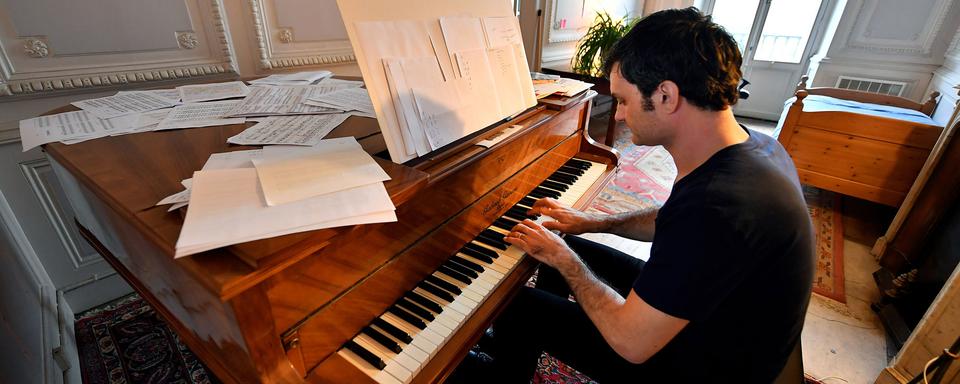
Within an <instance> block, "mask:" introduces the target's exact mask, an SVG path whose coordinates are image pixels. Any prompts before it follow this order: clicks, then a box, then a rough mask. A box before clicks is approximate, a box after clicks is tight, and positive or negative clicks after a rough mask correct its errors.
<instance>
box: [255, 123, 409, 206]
mask: <svg viewBox="0 0 960 384" xmlns="http://www.w3.org/2000/svg"><path fill="white" fill-rule="evenodd" d="M281 150H283V151H285V152H287V153H288V154H289V155H282V156H273V154H274V153H276V151H277V150H276V149H271V148H266V149H265V150H264V155H268V156H269V157H262V158H257V159H253V165H254V166H255V167H256V168H257V176H258V177H259V179H260V187H261V189H262V190H263V197H264V200H265V201H266V203H267V205H269V206H278V205H283V204H287V203H292V202H296V201H300V200H303V199H307V198H311V197H315V196H320V195H325V194H329V193H333V192H338V191H343V190H346V189H350V188H355V187H360V186H364V185H369V184H374V183H377V184H379V183H380V182H382V181H384V180H390V176H389V175H387V173H386V172H384V170H383V168H380V165H379V164H377V162H376V161H374V160H373V157H371V156H370V154H368V153H366V152H364V150H363V148H361V147H360V144H359V143H358V142H357V140H356V139H355V138H353V137H343V138H337V139H330V140H323V141H321V142H320V143H319V144H317V145H316V146H314V147H310V148H303V149H299V150H296V151H290V150H289V149H281Z"/></svg>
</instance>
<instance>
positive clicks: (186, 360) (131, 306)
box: [75, 294, 219, 384]
mask: <svg viewBox="0 0 960 384" xmlns="http://www.w3.org/2000/svg"><path fill="white" fill-rule="evenodd" d="M75 326H76V336H77V349H78V352H79V354H80V373H81V376H82V377H83V382H84V383H86V384H121V383H182V384H209V383H219V381H218V380H217V379H216V378H215V377H214V376H213V375H211V374H209V373H208V372H207V369H206V367H204V366H203V364H202V363H201V362H200V360H199V359H197V357H196V356H195V355H194V354H193V352H190V350H189V349H187V347H186V346H185V345H183V343H181V342H180V338H179V337H178V336H177V334H176V333H174V332H173V331H171V330H170V328H169V327H167V324H166V323H165V322H164V321H163V319H161V318H160V316H159V315H158V314H157V313H156V311H154V310H153V308H152V307H150V305H148V304H147V303H146V302H145V301H144V300H143V299H141V298H140V296H138V295H136V294H131V295H129V296H126V297H124V298H121V299H119V300H117V301H114V302H112V303H109V304H106V305H102V306H100V307H97V308H94V309H92V310H90V311H87V312H84V313H82V314H80V315H78V316H77V320H76V323H75Z"/></svg>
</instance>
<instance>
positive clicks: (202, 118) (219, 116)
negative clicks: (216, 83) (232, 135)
mask: <svg viewBox="0 0 960 384" xmlns="http://www.w3.org/2000/svg"><path fill="white" fill-rule="evenodd" d="M239 103H240V101H238V100H228V101H216V102H208V103H193V104H184V105H179V106H177V107H175V108H173V110H172V111H170V114H169V115H167V117H165V118H164V119H163V121H161V122H160V123H159V124H158V125H157V130H164V129H177V128H191V127H208V126H211V125H225V124H240V123H243V122H245V121H246V119H244V118H242V117H240V118H224V116H226V115H227V113H228V112H230V111H232V110H233V109H234V108H236V106H237V105H238V104H239Z"/></svg>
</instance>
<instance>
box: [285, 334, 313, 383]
mask: <svg viewBox="0 0 960 384" xmlns="http://www.w3.org/2000/svg"><path fill="white" fill-rule="evenodd" d="M281 343H282V344H283V350H284V352H286V353H287V358H288V359H290V363H291V364H293V367H294V368H295V369H296V370H297V372H300V375H301V376H304V375H306V374H307V370H306V367H305V364H304V361H303V353H302V351H301V350H300V333H299V332H293V333H291V334H290V335H288V336H287V337H286V338H284V339H282V340H281Z"/></svg>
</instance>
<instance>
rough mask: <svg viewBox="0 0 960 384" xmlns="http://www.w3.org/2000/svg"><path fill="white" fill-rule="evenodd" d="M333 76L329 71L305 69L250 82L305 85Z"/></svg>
mask: <svg viewBox="0 0 960 384" xmlns="http://www.w3.org/2000/svg"><path fill="white" fill-rule="evenodd" d="M330 76H333V72H330V71H324V70H320V71H305V72H296V73H278V74H274V75H270V76H267V77H264V78H260V79H256V80H251V81H249V83H250V84H262V85H307V84H312V83H313V82H315V81H317V80H321V79H326V78H329V77H330Z"/></svg>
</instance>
